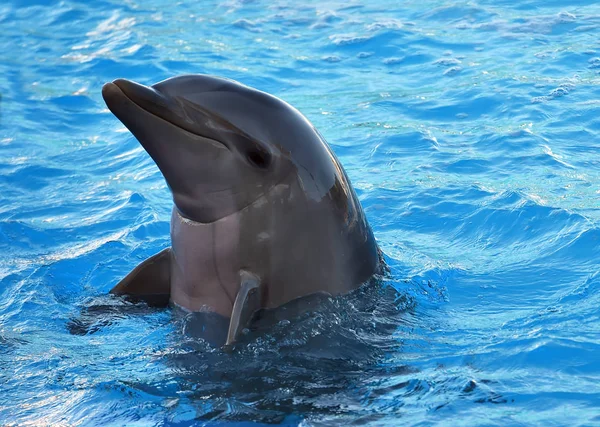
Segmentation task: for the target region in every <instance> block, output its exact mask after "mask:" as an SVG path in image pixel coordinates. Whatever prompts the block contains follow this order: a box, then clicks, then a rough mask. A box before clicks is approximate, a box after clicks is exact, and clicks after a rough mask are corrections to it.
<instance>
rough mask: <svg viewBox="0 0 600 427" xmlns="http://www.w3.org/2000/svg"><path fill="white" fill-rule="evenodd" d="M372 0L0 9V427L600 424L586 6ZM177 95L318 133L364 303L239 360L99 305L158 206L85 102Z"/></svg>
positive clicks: (139, 159)
mask: <svg viewBox="0 0 600 427" xmlns="http://www.w3.org/2000/svg"><path fill="white" fill-rule="evenodd" d="M364 3H365V4H360V3H357V2H354V1H353V0H349V1H340V2H331V1H319V2H295V1H289V0H287V1H286V2H280V3H278V5H276V6H274V5H272V3H271V2H267V1H264V2H263V1H239V2H237V1H230V2H223V3H213V2H204V1H189V2H180V3H174V2H171V1H166V0H160V1H158V0H146V1H137V0H124V1H112V0H90V1H87V0H86V1H83V0H81V1H72V0H66V1H60V2H59V1H42V0H22V1H18V0H8V1H4V2H2V4H1V5H0V29H1V31H0V91H1V96H2V98H1V101H0V102H1V104H0V121H1V124H0V251H1V253H2V256H1V257H0V280H1V282H0V296H1V298H0V424H3V425H80V424H82V425H106V424H110V425H134V424H136V425H152V424H156V425H191V424H193V423H194V422H198V423H208V424H212V423H215V424H219V423H225V422H240V421H245V422H250V421H256V422H261V423H273V422H283V423H287V424H290V425H298V424H301V425H315V424H321V423H325V424H327V423H329V424H331V425H339V424H344V423H349V422H351V421H354V422H356V423H359V424H361V423H372V424H376V425H384V424H387V425H398V424H399V423H402V424H404V425H416V424H421V425H430V424H448V425H457V424H460V425H482V424H485V425H500V426H505V425H569V426H571V425H595V424H596V425H597V424H600V319H599V315H600V272H599V271H600V261H599V259H600V258H599V253H600V226H599V220H600V209H599V203H598V200H599V197H600V195H599V193H600V184H599V183H600V163H599V157H600V156H599V154H600V138H599V137H598V136H597V132H598V131H599V130H600V119H599V117H600V86H599V83H600V75H599V72H600V44H599V41H598V40H599V34H600V32H599V30H600V29H599V24H600V6H598V5H595V4H594V3H595V2H593V1H580V2H577V4H578V5H577V6H570V5H569V2H566V1H563V2H560V1H556V0H549V1H543V0H524V1H503V0H500V1H491V0H489V1H480V2H458V3H451V2H444V1H438V2H433V1H427V0H420V1H413V0H410V1H407V2H392V1H379V2H377V4H375V2H364ZM399 3H401V4H402V5H401V6H398V4H399ZM181 73H211V74H217V75H222V76H226V77H230V78H234V79H237V80H239V81H241V82H243V83H246V84H248V85H251V86H254V87H257V88H259V89H262V90H265V91H268V92H270V93H273V94H275V95H277V96H279V97H281V98H283V99H285V100H286V101H288V102H289V103H291V104H292V105H294V106H296V107H297V108H298V109H299V110H300V111H302V112H303V113H304V114H305V115H306V116H307V117H308V118H309V119H310V120H311V121H312V122H313V123H314V124H315V126H316V127H317V128H318V129H319V130H320V131H321V133H322V134H323V135H324V136H325V138H326V139H327V140H328V141H329V142H330V144H331V145H332V147H333V149H334V151H335V152H336V153H337V154H338V156H339V158H340V159H341V161H342V163H343V164H344V166H345V168H346V170H347V172H348V174H349V176H350V178H351V180H352V182H353V184H354V186H355V188H356V191H357V193H358V195H359V197H360V199H361V201H362V203H363V206H364V207H365V211H366V213H367V216H368V218H369V221H370V223H371V225H372V226H373V229H374V231H375V235H376V237H377V239H378V241H379V243H380V246H381V248H382V249H383V250H384V252H385V254H386V258H387V261H388V264H389V267H390V270H391V273H390V277H389V278H388V279H386V280H385V281H384V283H383V285H381V286H377V285H373V286H368V287H365V288H364V289H360V290H359V291H358V292H356V293H354V294H352V295H350V296H346V297H343V298H336V299H329V300H323V301H316V302H314V310H312V311H309V312H308V314H306V313H305V314H304V315H301V316H300V317H298V318H292V319H287V318H285V315H282V317H277V316H274V318H271V319H268V318H266V319H264V321H263V322H262V323H259V324H258V325H256V326H255V328H254V329H255V330H253V331H251V332H250V333H249V334H248V335H246V336H245V337H244V340H243V342H242V345H239V346H238V348H237V349H236V350H235V351H233V352H231V353H224V352H222V351H220V350H214V349H211V348H210V347H207V346H206V345H205V344H203V343H202V342H201V341H199V340H195V339H193V337H190V336H188V335H186V334H184V333H183V332H182V327H181V319H178V318H177V316H175V315H174V314H173V313H172V312H171V311H169V310H166V311H165V310H151V309H148V308H145V307H143V306H128V307H125V308H122V307H121V308H120V307H119V306H120V305H123V302H121V301H118V300H116V299H113V298H108V297H106V296H105V294H106V293H107V291H108V290H109V289H110V288H111V287H112V286H113V285H114V284H115V283H116V281H118V280H119V279H120V278H121V277H122V276H123V275H124V274H126V273H127V272H129V270H130V269H131V268H132V267H133V266H135V265H136V264H137V263H138V262H140V261H141V260H142V259H144V258H146V257H147V256H149V255H151V254H153V253H155V252H157V251H158V250H160V249H162V248H164V247H166V246H168V245H169V237H168V232H169V222H168V221H169V214H170V208H171V201H170V195H169V193H168V189H167V188H166V185H165V183H164V181H163V179H162V176H161V175H160V173H159V172H158V169H157V168H156V167H155V165H154V164H153V162H152V161H151V160H150V158H149V157H148V155H147V154H146V153H145V151H143V150H142V148H141V147H140V146H139V145H138V143H137V142H136V141H135V139H134V138H133V137H132V136H131V135H130V134H129V133H128V132H127V131H126V130H125V129H124V128H123V127H122V126H121V124H120V123H119V122H118V121H117V120H116V119H115V118H114V117H113V116H112V115H111V114H110V113H109V112H108V110H107V109H106V108H105V106H104V103H103V102H102V99H101V96H100V89H101V86H102V84H103V83H104V82H106V81H109V80H111V79H114V78H117V77H125V78H129V79H133V80H137V81H140V82H142V83H147V84H149V83H154V82H156V81H158V80H161V79H164V78H167V77H170V76H173V75H177V74H181ZM94 307H95V308H94ZM86 309H88V311H86ZM82 310H83V312H84V313H87V314H85V315H84V317H83V319H79V320H78V322H80V323H79V324H78V323H76V322H75V323H73V322H72V320H71V319H76V318H77V316H79V313H80V311H82ZM90 310H91V311H90ZM93 310H97V313H95V312H94V311H93ZM94 313H95V314H94ZM95 315H96V317H94V316H95ZM86 316H89V317H86ZM94 319H96V320H98V319H100V320H101V321H99V323H98V322H96V320H94ZM86 322H88V323H87V324H86ZM94 322H96V323H94ZM71 332H73V333H71ZM86 332H89V333H87V334H86Z"/></svg>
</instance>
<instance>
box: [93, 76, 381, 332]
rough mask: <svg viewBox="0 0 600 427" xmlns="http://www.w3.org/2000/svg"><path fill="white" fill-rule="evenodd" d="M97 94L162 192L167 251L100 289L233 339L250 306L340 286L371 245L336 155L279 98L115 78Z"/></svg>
mask: <svg viewBox="0 0 600 427" xmlns="http://www.w3.org/2000/svg"><path fill="white" fill-rule="evenodd" d="M102 96H103V98H104V100H105V102H106V105H107V106H108V108H109V109H110V111H111V112H112V113H113V114H114V115H115V116H116V117H117V118H118V119H119V120H120V121H121V122H122V123H123V124H124V125H125V126H126V127H127V128H128V129H129V130H130V131H131V133H132V134H133V135H134V136H135V137H136V138H137V139H138V141H139V142H140V144H141V145H142V147H143V148H144V149H145V150H146V151H147V152H148V154H149V155H150V157H152V159H153V160H154V162H155V163H156V165H157V166H158V168H159V169H160V171H161V172H162V174H163V176H164V178H165V180H166V182H167V185H168V187H169V189H170V190H171V192H172V195H173V203H174V206H173V210H172V216H171V247H170V248H167V249H164V250H162V251H161V252H159V253H157V254H156V255H154V256H152V257H150V258H149V259H147V260H145V261H144V262H142V263H141V264H140V265H138V266H137V267H135V269H133V271H131V273H129V274H128V275H127V276H126V277H125V278H124V279H123V280H121V281H120V282H119V283H118V284H117V285H116V286H115V287H114V288H113V289H112V290H111V291H110V292H111V293H113V294H117V295H124V296H127V297H129V298H133V299H136V300H142V301H146V302H147V303H148V304H150V305H159V306H160V305H163V306H166V305H168V304H171V305H172V306H176V307H180V308H182V309H184V310H187V311H190V312H210V313H216V314H218V315H220V316H223V317H224V318H226V319H228V321H229V328H228V331H227V339H226V343H227V344H231V343H233V342H234V341H235V339H236V337H237V336H238V334H239V333H240V331H241V329H243V328H244V327H246V326H247V324H248V322H250V321H251V319H252V316H253V315H254V313H255V312H256V311H258V310H259V309H262V308H267V309H268V308H275V307H278V306H281V305H283V304H285V303H287V302H289V301H292V300H294V299H297V298H300V297H303V296H307V295H310V294H314V293H319V292H324V293H327V294H330V295H339V294H343V293H347V292H349V291H350V290H353V289H355V288H357V287H359V286H360V285H361V284H363V283H365V282H366V281H368V280H369V279H370V278H371V277H372V276H373V275H374V274H376V273H377V272H378V271H380V268H381V266H382V258H381V252H380V250H379V248H378V246H377V243H376V241H375V238H374V236H373V232H372V230H371V228H370V226H369V224H368V222H367V219H366V217H365V214H364V212H363V209H362V207H361V205H360V202H359V200H358V197H357V196H356V193H355V192H354V189H353V188H352V186H351V184H350V180H349V179H348V176H347V175H346V172H345V171H344V168H343V167H342V165H341V164H340V162H339V161H338V159H337V157H336V156H335V154H334V153H333V151H332V150H331V148H330V147H329V146H328V144H327V142H326V141H325V140H324V138H323V137H322V136H321V135H320V134H319V132H318V131H317V130H316V129H315V127H314V126H313V125H312V124H311V123H310V122H309V121H308V120H307V119H306V117H304V116H303V115H302V114H301V113H300V112H299V111H298V110H296V109H295V108H294V107H292V106H291V105H289V104H287V103H286V102H285V101H283V100H281V99H279V98H277V97H275V96H273V95H270V94H267V93H265V92H262V91H260V90H257V89H253V88H251V87H248V86H245V85H243V84H241V83H238V82H236V81H233V80H229V79H225V78H220V77H215V76H210V75H183V76H178V77H173V78H169V79H167V80H164V81H161V82H159V83H156V84H154V85H152V86H144V85H141V84H138V83H135V82H132V81H129V80H125V79H117V80H115V81H113V82H110V83H106V84H105V85H104V87H103V88H102Z"/></svg>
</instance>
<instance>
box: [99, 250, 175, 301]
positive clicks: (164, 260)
mask: <svg viewBox="0 0 600 427" xmlns="http://www.w3.org/2000/svg"><path fill="white" fill-rule="evenodd" d="M170 269H171V248H166V249H163V250H162V251H160V252H159V253H157V254H156V255H153V256H151V257H150V258H148V259H147V260H145V261H144V262H142V263H141V264H140V265H138V266H137V267H136V268H134V269H133V270H131V273H129V274H128V275H127V276H125V278H124V279H123V280H121V281H120V282H119V283H117V285H116V286H115V287H114V288H112V289H111V290H110V293H111V294H115V295H124V296H126V297H127V299H129V300H132V301H136V302H137V301H144V302H146V303H147V304H148V305H149V306H152V307H166V306H168V305H169V298H170V294H171V272H170Z"/></svg>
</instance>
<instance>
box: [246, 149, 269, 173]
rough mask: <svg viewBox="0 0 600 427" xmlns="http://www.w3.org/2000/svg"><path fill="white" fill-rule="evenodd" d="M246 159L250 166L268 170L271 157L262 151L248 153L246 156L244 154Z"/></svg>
mask: <svg viewBox="0 0 600 427" xmlns="http://www.w3.org/2000/svg"><path fill="white" fill-rule="evenodd" d="M246 158H247V159H248V162H250V164H251V165H252V166H255V167H257V168H260V169H266V168H268V167H269V164H270V163H271V156H270V155H269V154H268V153H265V152H264V151H258V150H254V151H249V152H248V154H246Z"/></svg>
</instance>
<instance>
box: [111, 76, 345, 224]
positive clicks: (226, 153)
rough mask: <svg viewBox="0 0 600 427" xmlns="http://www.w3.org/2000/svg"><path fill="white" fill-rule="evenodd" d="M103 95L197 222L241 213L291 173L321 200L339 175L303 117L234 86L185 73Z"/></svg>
mask: <svg viewBox="0 0 600 427" xmlns="http://www.w3.org/2000/svg"><path fill="white" fill-rule="evenodd" d="M102 95H103V97H104V100H105V101H106V104H107V106H108V108H109V109H110V110H111V111H112V112H113V113H114V114H115V115H116V116H117V118H119V120H121V121H122V122H123V124H124V125H125V126H126V127H127V128H128V129H129V130H130V131H131V132H132V133H133V135H135V137H136V138H137V139H138V140H139V142H140V143H141V144H142V146H143V147H144V149H146V151H147V152H148V153H149V154H150V156H151V157H152V158H153V159H154V161H155V162H156V164H157V165H158V167H159V169H160V170H161V172H162V173H163V175H164V177H165V179H166V181H167V184H168V185H169V187H170V189H171V191H172V192H173V199H174V202H175V205H176V206H177V208H178V210H179V211H180V212H181V214H182V215H183V216H185V217H187V218H189V219H191V220H194V221H197V222H203V223H209V222H213V221H216V220H218V219H220V218H223V217H225V216H228V215H230V214H232V213H234V212H236V211H239V210H240V209H243V208H244V207H246V206H248V205H250V204H251V203H253V202H254V201H256V200H257V199H258V198H260V197H261V196H262V195H263V194H265V193H266V192H268V191H269V190H270V189H271V188H273V186H275V185H277V184H278V183H280V182H282V181H283V180H284V179H286V177H288V176H289V175H290V174H296V175H297V176H298V177H299V179H300V180H301V181H302V186H303V188H304V189H305V191H306V192H307V194H309V195H310V197H315V198H319V197H322V196H323V195H324V194H325V193H327V192H328V191H329V189H330V188H331V186H332V185H333V184H334V182H335V176H336V175H337V174H338V173H339V171H338V170H336V168H335V166H334V165H336V164H337V161H335V158H334V157H333V155H332V154H331V151H330V150H329V148H328V147H327V145H326V144H325V143H324V142H323V140H322V139H321V137H320V136H319V134H318V132H317V131H316V130H315V129H314V127H313V126H312V125H311V124H310V122H309V121H308V120H306V118H304V116H302V114H300V113H299V112H298V111H297V110H295V109H294V108H293V107H291V106H290V105H288V104H287V103H285V102H284V101H282V100H280V99H278V98H276V97H274V96H271V95H269V94H266V93H264V92H261V91H258V90H255V89H252V88H249V87H247V86H244V85H242V84H240V83H237V82H235V81H232V80H227V79H222V78H217V77H213V76H207V75H185V76H180V77H175V78H171V79H168V80H165V81H162V82H160V83H157V84H155V85H153V86H150V87H148V86H143V85H140V84H138V83H134V82H131V81H129V80H124V79H118V80H115V81H114V82H112V83H107V84H105V85H104V87H103V88H102ZM323 150H325V156H324V155H323V154H324V153H323V152H322V151H323ZM316 151H321V152H316ZM332 160H333V162H332Z"/></svg>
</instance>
